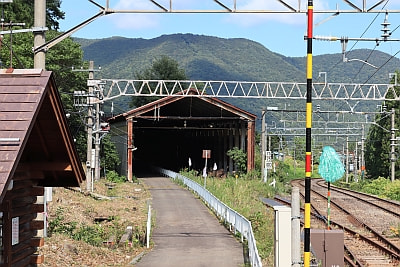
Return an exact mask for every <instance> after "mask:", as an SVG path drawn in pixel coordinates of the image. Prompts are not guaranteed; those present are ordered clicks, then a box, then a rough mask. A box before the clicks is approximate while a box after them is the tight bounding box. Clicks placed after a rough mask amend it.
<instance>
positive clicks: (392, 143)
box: [390, 108, 396, 182]
mask: <svg viewBox="0 0 400 267" xmlns="http://www.w3.org/2000/svg"><path fill="white" fill-rule="evenodd" d="M391 118H392V120H391V121H392V123H391V124H392V127H391V129H390V132H391V137H390V164H391V172H390V174H391V180H392V182H394V179H395V171H396V155H395V153H396V151H395V145H396V143H395V142H396V136H395V131H396V129H395V128H394V127H395V125H394V121H395V111H394V108H392V116H391Z"/></svg>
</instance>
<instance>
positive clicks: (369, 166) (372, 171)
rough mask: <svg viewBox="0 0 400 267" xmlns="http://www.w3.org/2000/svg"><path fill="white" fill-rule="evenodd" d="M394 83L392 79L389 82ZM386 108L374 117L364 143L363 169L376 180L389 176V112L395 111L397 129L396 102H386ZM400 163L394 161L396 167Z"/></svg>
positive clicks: (390, 95) (399, 80) (399, 77)
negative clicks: (374, 122) (373, 122)
mask: <svg viewBox="0 0 400 267" xmlns="http://www.w3.org/2000/svg"><path fill="white" fill-rule="evenodd" d="M396 73H397V77H398V80H397V83H398V84H400V73H399V71H396ZM391 83H394V78H393V79H392V80H391ZM395 91H396V93H397V95H398V94H399V93H400V86H397V87H395ZM392 97H393V95H392V93H390V92H389V93H388V94H387V96H386V98H388V99H390V98H392ZM383 105H385V106H386V108H385V109H383V110H382V112H381V113H380V114H377V115H376V116H375V121H376V124H375V125H371V127H370V128H369V131H368V135H367V139H366V142H365V167H366V171H367V174H368V176H369V177H371V178H378V177H379V176H381V177H389V175H390V164H391V161H390V158H391V155H390V143H391V140H390V139H391V132H390V129H391V128H392V126H391V110H392V108H393V109H394V110H395V113H396V115H395V125H394V128H395V129H398V128H399V126H400V125H399V124H400V123H399V121H398V119H397V118H398V111H399V105H400V104H399V102H398V101H387V102H386V103H383ZM399 163H400V160H399V159H397V160H396V165H397V166H398V164H399ZM398 175H400V171H398V170H396V176H398Z"/></svg>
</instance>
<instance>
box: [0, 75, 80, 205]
mask: <svg viewBox="0 0 400 267" xmlns="http://www.w3.org/2000/svg"><path fill="white" fill-rule="evenodd" d="M21 176H24V177H26V176H29V177H31V179H35V180H37V182H38V185H41V186H78V185H79V184H80V183H81V182H82V180H84V179H85V173H84V171H83V168H82V165H81V162H80V160H79V157H78V154H77V152H76V149H75V146H74V143H73V138H72V135H71V134H70V131H69V128H68V125H67V120H66V116H65V114H64V110H63V107H62V104H61V100H60V96H59V94H58V91H57V88H56V85H55V80H54V76H53V74H52V72H49V71H43V70H36V69H34V70H32V69H31V70H13V71H12V73H6V71H5V70H2V71H0V201H2V200H3V198H4V195H5V192H6V191H7V190H6V189H7V188H8V186H9V184H10V183H11V180H12V179H15V178H16V177H21Z"/></svg>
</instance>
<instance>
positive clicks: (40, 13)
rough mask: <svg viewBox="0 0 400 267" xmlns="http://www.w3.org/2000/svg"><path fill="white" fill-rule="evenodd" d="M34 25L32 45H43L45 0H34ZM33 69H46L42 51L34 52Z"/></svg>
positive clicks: (44, 56) (44, 55)
mask: <svg viewBox="0 0 400 267" xmlns="http://www.w3.org/2000/svg"><path fill="white" fill-rule="evenodd" d="M34 27H35V28H37V29H40V28H42V30H36V31H35V32H34V41H33V43H34V44H33V45H34V47H38V46H41V45H43V44H44V43H45V42H46V40H45V34H44V28H45V27H46V0H35V10H34ZM33 61H34V68H35V69H46V54H45V52H44V51H40V52H37V53H35V55H34V57H33Z"/></svg>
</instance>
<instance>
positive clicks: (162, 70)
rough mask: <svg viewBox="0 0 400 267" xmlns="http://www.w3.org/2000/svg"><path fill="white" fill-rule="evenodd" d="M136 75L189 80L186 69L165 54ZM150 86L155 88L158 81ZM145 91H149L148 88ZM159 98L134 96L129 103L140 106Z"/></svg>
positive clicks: (147, 78)
mask: <svg viewBox="0 0 400 267" xmlns="http://www.w3.org/2000/svg"><path fill="white" fill-rule="evenodd" d="M135 76H136V78H137V79H138V80H187V77H186V73H185V70H184V69H182V68H180V67H179V64H178V62H177V61H176V60H174V59H172V58H170V57H168V56H165V55H163V56H161V57H160V58H157V59H155V60H154V62H153V64H152V65H151V67H149V68H147V69H145V70H143V71H142V72H139V73H136V74H135ZM150 86H151V87H152V88H155V86H156V83H150ZM146 90H147V89H146ZM144 92H146V93H148V90H147V91H144ZM157 99H159V97H151V96H145V97H132V100H131V102H130V104H129V105H130V107H140V106H143V105H145V104H147V103H149V102H152V101H155V100H157Z"/></svg>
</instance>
